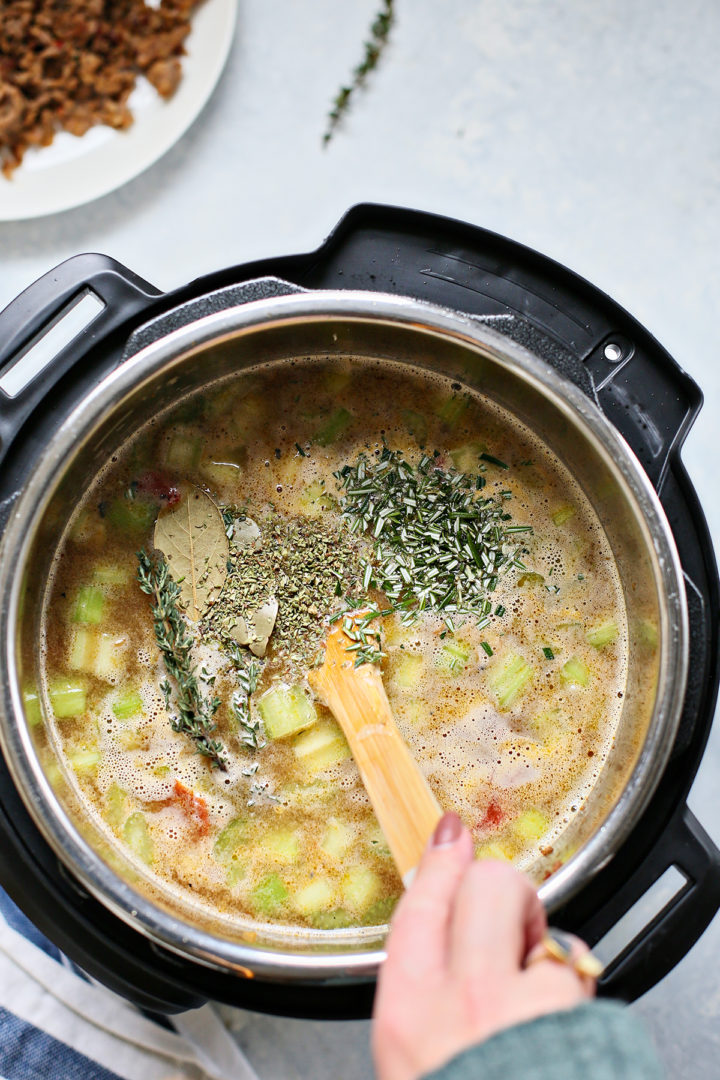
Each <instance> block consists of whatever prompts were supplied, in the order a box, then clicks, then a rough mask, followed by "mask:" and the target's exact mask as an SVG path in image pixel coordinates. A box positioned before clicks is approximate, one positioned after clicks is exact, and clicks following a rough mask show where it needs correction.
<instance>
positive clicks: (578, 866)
mask: <svg viewBox="0 0 720 1080" xmlns="http://www.w3.org/2000/svg"><path fill="white" fill-rule="evenodd" d="M333 356H339V357H360V358H371V359H380V360H383V361H387V362H392V363H395V364H404V365H410V366H413V367H415V368H420V369H430V370H432V371H434V372H439V373H441V374H444V375H447V376H449V377H451V378H452V379H454V380H457V381H459V382H461V383H463V384H465V385H466V386H467V387H468V388H470V389H472V390H476V391H480V392H482V393H483V394H485V395H487V396H488V397H489V398H490V399H491V400H493V401H494V402H496V403H497V404H499V405H500V406H502V407H503V408H505V409H507V410H508V411H509V412H510V413H511V414H513V415H514V416H515V417H517V418H518V419H519V420H521V421H522V422H523V423H525V424H526V425H527V426H528V427H529V428H531V429H532V430H533V431H534V432H535V433H536V434H537V435H539V436H540V437H541V438H542V439H543V441H544V442H545V443H546V444H547V445H548V446H549V447H550V449H551V450H553V451H554V453H555V454H556V455H557V456H558V457H559V458H560V459H561V460H562V461H563V462H564V463H565V464H566V465H567V466H568V467H569V468H570V470H571V472H572V473H573V475H574V476H575V477H576V479H577V480H578V481H579V483H580V484H581V486H582V488H583V490H584V491H585V493H586V495H587V497H588V499H589V500H590V502H591V504H592V506H593V507H594V509H595V511H596V513H597V515H598V517H599V519H600V521H601V522H602V524H603V526H604V528H605V531H606V534H607V537H608V540H609V542H610V545H611V548H612V551H613V553H614V556H615V559H616V562H617V567H618V570H619V574H620V578H621V581H622V586H623V591H624V597H625V604H626V609H627V618H628V626H629V631H630V652H629V668H628V681H627V686H626V691H625V697H624V704H623V711H622V716H621V721H620V725H619V728H618V732H617V736H616V739H615V743H614V747H613V749H612V751H611V753H610V756H609V758H608V761H607V762H606V764H605V766H604V767H603V770H602V772H601V775H600V777H599V780H598V782H597V783H596V785H595V787H594V789H593V791H592V793H591V794H590V796H589V797H588V798H587V800H586V802H585V804H584V805H583V806H582V807H581V808H580V810H579V812H578V813H577V815H576V818H575V819H574V821H573V823H572V825H571V826H569V827H568V829H567V831H566V833H565V834H564V835H563V838H562V840H561V845H560V847H557V846H556V857H557V855H558V854H559V855H560V856H561V857H563V858H565V859H566V861H565V862H564V864H563V865H562V866H561V868H560V869H559V870H557V871H556V872H555V873H554V874H553V875H552V876H551V877H549V878H548V879H547V880H545V881H544V882H543V883H542V885H541V886H540V889H539V893H540V897H541V899H542V900H543V902H544V903H545V905H546V907H547V908H548V909H549V910H550V911H552V909H554V908H556V907H558V906H560V905H561V904H563V903H564V902H566V901H567V900H568V899H569V898H570V897H571V896H572V895H573V894H574V893H576V892H577V891H578V890H579V889H580V888H582V887H583V886H584V885H586V884H587V883H588V882H589V881H590V879H591V878H592V877H593V875H594V874H595V873H597V871H598V870H600V868H601V867H603V866H604V865H605V864H606V863H607V862H608V860H610V859H611V858H612V856H613V854H614V852H615V851H616V850H617V849H618V847H619V846H620V844H621V843H622V841H623V840H624V839H625V838H626V837H627V836H628V834H629V833H630V831H631V830H632V828H633V826H634V825H635V824H636V822H637V821H638V819H639V817H640V815H641V813H642V811H643V809H644V808H645V806H646V805H647V803H648V800H649V799H650V797H651V795H652V793H653V791H654V790H655V787H656V785H657V782H658V780H659V778H660V776H661V775H662V772H663V769H664V767H665V765H666V763H667V760H668V756H669V753H670V749H671V747H672V743H673V739H674V736H675V733H676V730H677V725H678V722H679V717H680V711H681V706H682V702H683V695H684V690H685V680H686V671H687V653H688V628H687V615H686V604H685V593H684V587H683V578H682V572H681V568H680V563H679V560H678V555H677V551H676V549H675V544H674V541H673V537H672V533H671V530H670V527H669V525H668V523H667V520H666V518H665V516H664V513H663V510H662V508H661V506H660V503H659V501H658V498H657V496H656V494H655V491H654V489H653V487H652V485H651V484H650V482H649V480H648V478H647V476H646V475H645V473H644V471H643V469H642V467H641V466H640V464H639V462H638V461H637V459H636V458H635V456H634V454H633V453H632V451H631V450H630V448H629V447H628V446H627V444H626V443H625V441H624V440H623V439H622V437H621V436H620V435H619V434H618V433H617V431H616V430H615V429H614V428H613V427H612V426H611V425H610V424H609V423H608V421H607V420H606V419H605V418H604V416H603V415H602V413H601V412H600V410H599V409H598V408H597V407H596V406H595V405H594V404H593V402H592V401H591V400H589V398H588V397H586V396H585V395H584V394H583V393H581V392H580V391H579V390H578V389H577V388H576V387H575V386H574V385H573V384H572V383H571V382H569V381H568V380H566V379H564V378H563V377H561V376H560V375H558V374H557V373H556V372H555V371H554V370H553V369H552V368H551V367H549V366H548V365H547V364H545V363H544V362H543V361H541V360H540V359H538V358H537V357H536V356H534V355H532V354H531V353H530V352H528V351H527V350H526V349H524V348H522V347H521V346H519V345H517V344H515V343H514V342H512V341H510V340H508V339H507V338H505V337H502V336H500V335H499V334H497V333H495V332H494V331H493V330H491V329H489V328H488V327H487V326H486V325H484V324H483V323H480V322H477V321H476V320H474V319H473V318H471V317H467V316H463V315H461V314H458V313H457V312H454V311H448V310H445V309H442V308H438V307H434V306H431V305H427V304H424V303H422V302H419V301H415V300H411V299H405V298H397V297H391V296H384V295H380V294H366V293H359V292H358V293H353V292H346V291H343V292H315V293H308V294H296V295H291V296H283V297H279V298H273V299H269V300H261V301H257V302H254V303H248V304H246V305H243V306H240V307H237V308H233V309H231V310H227V311H224V312H221V313H219V314H214V315H209V316H207V317H205V318H202V319H199V320H198V321H196V322H194V323H192V324H191V325H189V326H186V327H184V328H182V329H180V330H177V331H175V332H174V333H171V334H169V335H168V336H166V337H164V338H162V339H161V340H159V341H157V342H155V343H154V344H152V345H149V346H148V347H147V348H145V349H143V350H142V351H141V352H140V353H138V354H137V355H135V356H133V357H131V358H130V359H128V360H126V361H124V362H123V363H122V364H121V365H120V366H119V367H118V368H117V369H116V370H115V371H114V372H113V373H112V374H111V375H109V376H108V377H106V378H105V379H104V380H103V381H102V382H100V383H99V384H98V385H97V386H96V388H95V389H94V390H93V391H92V393H90V394H88V395H87V396H86V397H85V398H84V399H83V400H81V401H79V402H78V404H77V406H76V407H75V408H74V410H73V411H72V412H71V413H70V414H69V415H68V416H67V417H66V419H65V421H64V422H63V423H62V425H61V427H60V428H59V429H58V430H57V431H56V433H55V434H54V435H53V436H52V438H51V439H50V440H49V442H48V444H47V447H46V451H45V454H44V456H43V457H42V458H41V459H39V460H38V461H37V462H36V463H35V467H34V471H33V472H32V475H31V476H30V479H29V481H28V483H27V485H26V487H25V489H24V490H23V492H22V493H21V494H20V496H19V498H18V500H17V503H16V505H15V508H14V510H13V513H12V517H11V519H10V521H9V523H8V526H7V530H6V533H5V536H4V538H3V542H2V547H1V548H0V556H1V557H0V605H1V606H0V637H1V641H0V647H1V648H2V657H3V664H2V694H1V697H0V738H1V740H2V746H3V750H4V753H5V757H6V759H7V762H8V765H9V767H10V769H11V772H12V775H13V779H14V781H15V783H16V785H17V787H18V790H19V791H20V794H21V795H22V798H23V800H24V802H25V804H26V805H27V807H28V810H29V812H30V814H31V816H32V818H33V820H34V822H35V824H36V825H37V827H38V829H39V830H40V832H41V833H42V835H43V836H44V838H45V839H46V841H47V842H48V843H49V844H50V846H51V847H52V848H53V850H54V851H55V852H56V854H57V855H58V856H59V858H60V859H61V860H62V861H63V863H64V864H65V865H66V866H67V867H68V868H69V869H70V871H71V872H72V873H73V874H74V875H75V876H76V878H78V879H79V880H80V881H81V882H82V884H83V885H84V886H85V887H86V888H87V889H88V890H89V891H90V892H91V893H92V894H93V895H94V896H96V897H97V898H98V899H100V900H101V901H102V902H103V903H104V904H105V905H106V906H107V907H108V908H109V909H110V910H111V911H112V912H114V913H115V914H116V915H118V916H119V917H120V918H121V919H123V920H124V921H125V922H127V923H128V924H130V925H131V926H133V927H135V928H136V929H137V930H139V931H140V932H141V933H142V934H144V935H146V936H147V937H148V938H150V939H152V940H154V941H156V942H158V943H160V944H162V945H164V946H166V947H168V948H169V949H171V950H173V951H175V952H176V953H178V954H181V955H183V956H184V957H187V958H192V959H194V960H195V961H198V962H200V963H203V964H206V965H209V966H211V967H216V968H222V969H230V970H234V971H236V972H238V974H240V975H246V976H251V975H255V976H258V977H261V978H265V979H272V980H281V981H290V980H304V981H307V982H313V983H328V982H332V981H334V980H341V981H346V982H347V981H349V982H352V981H354V980H360V979H366V978H367V977H368V976H369V975H372V974H373V973H374V972H375V971H376V970H377V967H378V965H379V964H380V963H381V962H382V960H383V956H384V953H383V948H382V941H383V932H382V930H378V928H364V929H359V930H354V931H350V930H333V931H313V930H298V929H292V930H291V929H283V928H278V927H270V926H267V927H259V926H258V925H257V924H254V923H251V922H250V921H249V920H248V921H246V922H244V921H243V920H239V919H237V918H235V919H232V920H231V919H228V918H223V917H216V916H212V915H210V914H208V912H206V911H204V910H202V909H200V908H194V907H192V906H191V905H190V904H189V903H188V902H186V901H183V900H182V899H180V898H179V897H174V896H173V895H171V894H169V893H168V890H167V889H165V888H163V887H159V886H158V884H157V882H155V883H153V881H152V880H151V878H150V877H149V876H148V872H145V871H141V870H139V869H138V867H137V866H133V865H131V864H130V863H129V861H128V859H127V857H126V856H125V855H124V854H123V852H122V851H121V850H120V848H119V847H115V846H114V845H113V843H112V841H111V839H110V838H109V836H108V834H107V833H105V832H104V831H103V830H102V829H101V827H100V823H99V819H98V820H97V821H95V820H93V819H92V817H91V816H89V815H88V813H87V810H85V809H84V808H83V806H82V805H81V803H80V801H79V799H78V798H77V794H76V791H75V789H74V788H73V783H72V780H71V778H70V777H69V776H67V775H66V774H65V772H64V770H63V767H62V765H61V763H60V761H59V759H58V758H57V756H56V753H55V750H54V747H53V743H52V739H51V738H49V737H48V734H47V730H46V728H45V725H44V724H43V723H32V717H30V722H29V720H28V717H26V714H25V710H24V704H23V690H24V689H27V687H28V686H37V685H38V683H39V679H38V656H37V653H38V650H37V642H38V640H39V627H40V615H41V610H42V604H43V598H44V590H45V586H46V583H47V578H48V568H49V565H50V561H51V559H52V555H53V552H54V550H55V548H56V546H57V543H58V540H59V538H60V536H61V534H62V531H63V529H64V527H65V525H66V523H67V521H68V518H69V516H70V514H71V513H72V510H73V509H74V507H75V506H76V504H77V502H78V499H79V498H80V496H81V494H82V492H83V491H84V490H85V488H86V487H87V486H88V484H89V483H90V482H91V480H92V479H93V477H94V476H95V474H96V472H97V470H98V468H99V467H100V466H101V465H102V464H104V462H105V461H106V460H107V459H108V458H109V457H110V456H111V455H112V453H113V452H114V451H115V450H116V449H117V447H118V446H119V445H120V444H121V443H122V442H123V441H124V440H125V439H127V438H128V437H129V436H130V435H132V434H133V433H134V432H135V431H136V430H137V428H138V427H139V426H140V425H141V424H143V423H144V422H145V421H147V420H148V419H149V418H150V417H151V416H155V415H157V414H158V413H159V412H160V411H161V410H162V409H164V408H165V407H166V406H169V405H170V404H171V403H172V402H174V401H177V400H178V399H179V398H181V397H183V396H185V395H186V394H188V393H191V392H193V391H196V390H198V389H200V388H202V387H204V386H208V385H209V384H212V383H214V382H216V381H217V380H220V379H223V378H226V377H228V376H230V375H232V374H234V373H237V372H239V371H241V370H244V369H247V368H250V367H252V366H255V365H260V364H261V365H265V364H268V363H275V362H282V361H286V360H288V359H290V358H298V357H302V358H303V359H306V358H307V359H310V360H312V359H313V358H318V359H322V358H326V357H333ZM648 628H656V629H657V635H655V634H654V633H653V632H648Z"/></svg>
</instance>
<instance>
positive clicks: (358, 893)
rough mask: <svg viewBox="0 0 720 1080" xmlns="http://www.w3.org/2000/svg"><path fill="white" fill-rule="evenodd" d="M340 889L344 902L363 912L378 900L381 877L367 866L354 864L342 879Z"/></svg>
mask: <svg viewBox="0 0 720 1080" xmlns="http://www.w3.org/2000/svg"><path fill="white" fill-rule="evenodd" d="M340 889H341V892H342V898H343V903H345V904H347V906H348V907H349V908H353V909H354V910H355V911H358V912H360V913H362V912H365V911H367V909H368V908H369V907H370V905H371V904H372V903H374V902H375V901H376V900H377V898H378V893H379V892H380V878H379V877H378V876H377V874H375V873H373V871H372V870H370V869H369V867H367V866H362V865H360V866H353V868H352V869H351V870H348V872H347V874H345V876H344V878H343V879H342V883H341V886H340Z"/></svg>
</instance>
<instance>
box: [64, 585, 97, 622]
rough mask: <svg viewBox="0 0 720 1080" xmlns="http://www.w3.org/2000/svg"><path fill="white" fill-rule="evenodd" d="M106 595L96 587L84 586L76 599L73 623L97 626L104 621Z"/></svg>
mask: <svg viewBox="0 0 720 1080" xmlns="http://www.w3.org/2000/svg"><path fill="white" fill-rule="evenodd" d="M104 611H105V594H104V593H103V591H102V589H98V588H97V587H96V586H95V585H83V587H82V588H81V589H79V590H78V593H77V596H76V597H75V604H74V605H73V610H72V621H73V622H76V623H86V624H87V623H90V624H97V623H101V622H102V621H103V614H104Z"/></svg>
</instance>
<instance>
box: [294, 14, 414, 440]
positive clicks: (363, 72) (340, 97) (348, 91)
mask: <svg viewBox="0 0 720 1080" xmlns="http://www.w3.org/2000/svg"><path fill="white" fill-rule="evenodd" d="M393 2H394V0H382V7H381V8H380V10H379V11H378V12H377V14H376V15H375V18H374V19H373V22H372V25H371V27H370V38H369V40H368V41H366V42H365V55H364V56H363V59H362V61H361V62H360V63H359V64H358V65H357V67H356V68H354V69H353V73H352V74H353V77H352V81H351V82H350V85H349V86H341V87H340V89H339V90H338V92H337V94H336V95H335V99H334V101H333V107H332V109H331V110H330V112H329V113H328V125H327V128H326V130H325V134H324V135H323V144H324V145H325V146H327V144H328V143H329V142H330V140H331V139H332V137H333V134H334V133H335V128H336V127H337V125H338V124H339V123H340V120H341V118H342V116H343V114H344V113H345V112H346V111H347V108H348V106H349V104H350V98H351V97H352V95H353V94H354V93H355V91H356V90H357V89H358V88H359V87H360V86H362V84H363V83H364V82H365V79H366V78H367V76H368V75H369V74H370V72H371V71H372V70H373V68H375V67H377V63H378V61H379V59H380V56H381V54H382V51H383V49H384V48H385V46H386V45H387V42H388V36H389V34H390V30H391V28H392V24H393V21H394V19H395V12H394V10H393ZM301 452H302V451H301Z"/></svg>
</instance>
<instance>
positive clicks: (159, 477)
mask: <svg viewBox="0 0 720 1080" xmlns="http://www.w3.org/2000/svg"><path fill="white" fill-rule="evenodd" d="M137 489H138V491H141V492H142V493H143V494H144V495H152V496H153V497H154V498H156V499H162V500H163V502H166V503H167V504H168V506H175V505H176V504H177V503H179V502H180V489H179V488H178V487H177V485H176V484H174V483H173V482H172V480H171V479H170V477H169V476H168V474H167V473H164V472H160V471H159V470H153V469H151V470H150V471H149V472H146V473H143V475H142V476H141V477H140V478H139V480H138V482H137Z"/></svg>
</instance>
